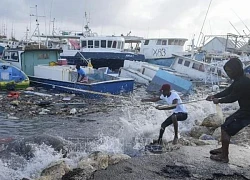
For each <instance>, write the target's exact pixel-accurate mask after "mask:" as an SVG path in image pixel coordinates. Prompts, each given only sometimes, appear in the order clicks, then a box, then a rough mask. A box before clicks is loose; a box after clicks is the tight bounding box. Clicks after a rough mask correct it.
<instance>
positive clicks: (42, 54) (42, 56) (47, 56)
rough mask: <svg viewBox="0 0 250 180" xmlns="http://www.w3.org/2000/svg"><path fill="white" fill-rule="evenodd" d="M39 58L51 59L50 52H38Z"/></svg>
mask: <svg viewBox="0 0 250 180" xmlns="http://www.w3.org/2000/svg"><path fill="white" fill-rule="evenodd" d="M38 59H49V54H47V53H41V54H38Z"/></svg>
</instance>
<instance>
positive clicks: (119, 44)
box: [117, 41, 121, 49]
mask: <svg viewBox="0 0 250 180" xmlns="http://www.w3.org/2000/svg"><path fill="white" fill-rule="evenodd" d="M117 48H118V49H121V41H118V45H117Z"/></svg>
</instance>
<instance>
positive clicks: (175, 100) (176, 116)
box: [141, 84, 188, 144]
mask: <svg viewBox="0 0 250 180" xmlns="http://www.w3.org/2000/svg"><path fill="white" fill-rule="evenodd" d="M160 91H161V92H162V94H161V96H160V97H156V98H151V99H142V100H141V101H142V102H157V101H159V100H165V101H166V102H167V104H169V105H172V106H170V107H161V106H157V107H156V109H158V110H170V109H173V114H172V115H171V116H169V117H168V118H167V119H166V120H165V121H164V122H163V123H162V124H161V129H160V135H159V138H158V141H157V143H158V144H162V136H163V134H164V131H165V128H166V127H167V126H169V125H171V124H172V123H173V125H174V140H173V144H177V142H178V121H184V120H186V119H187V117H188V114H187V110H186V107H185V106H184V105H183V104H181V103H182V100H181V98H180V96H179V95H178V94H177V93H176V92H174V91H171V87H170V85H169V84H163V85H162V87H161V89H160Z"/></svg>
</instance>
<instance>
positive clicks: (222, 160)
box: [210, 154, 229, 163]
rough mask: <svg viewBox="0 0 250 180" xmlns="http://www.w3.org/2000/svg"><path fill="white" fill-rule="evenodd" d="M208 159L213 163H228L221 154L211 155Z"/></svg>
mask: <svg viewBox="0 0 250 180" xmlns="http://www.w3.org/2000/svg"><path fill="white" fill-rule="evenodd" d="M210 159H212V160H214V161H218V162H222V163H228V162H229V159H228V157H226V156H223V155H222V154H219V155H211V156H210Z"/></svg>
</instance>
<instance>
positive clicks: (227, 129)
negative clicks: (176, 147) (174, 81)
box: [207, 58, 250, 163]
mask: <svg viewBox="0 0 250 180" xmlns="http://www.w3.org/2000/svg"><path fill="white" fill-rule="evenodd" d="M224 70H225V71H226V73H227V75H228V77H229V78H230V79H232V80H233V83H232V84H231V85H230V86H229V87H228V88H226V89H225V90H224V91H222V92H220V93H218V94H215V95H211V96H208V97H207V100H208V101H213V103H214V104H218V103H233V102H236V101H238V103H239V106H240V109H239V110H237V111H236V112H235V113H233V114H232V115H230V116H229V117H228V118H226V120H225V123H224V124H222V125H221V143H222V147H221V148H218V149H214V150H211V151H210V154H211V156H210V158H211V159H212V160H215V161H220V162H224V163H228V162H229V159H228V154H229V143H230V138H231V136H234V135H235V134H237V133H238V132H239V131H240V130H241V129H243V128H244V127H246V126H248V125H249V124H250V79H249V78H248V77H246V76H245V74H244V72H243V68H242V62H241V61H240V60H239V59H238V58H232V59H230V60H229V61H228V62H227V63H226V64H225V65H224Z"/></svg>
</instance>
